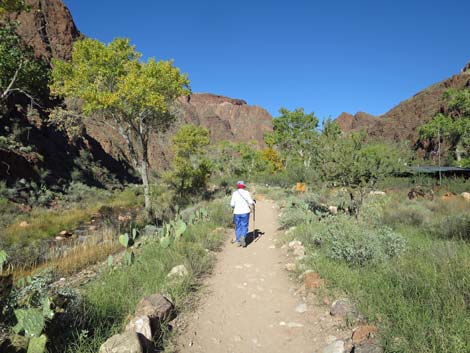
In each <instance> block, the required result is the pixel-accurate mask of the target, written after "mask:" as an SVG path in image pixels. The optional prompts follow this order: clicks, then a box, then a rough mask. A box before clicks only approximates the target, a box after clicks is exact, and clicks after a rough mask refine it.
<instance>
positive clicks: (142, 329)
mask: <svg viewBox="0 0 470 353" xmlns="http://www.w3.org/2000/svg"><path fill="white" fill-rule="evenodd" d="M157 330H158V327H152V323H151V322H150V319H149V317H148V316H145V315H141V316H134V317H133V318H132V319H131V320H130V321H129V323H128V324H127V326H126V331H132V332H137V333H140V334H142V335H143V336H144V337H145V338H147V339H148V340H149V341H151V340H152V338H153V337H154V336H155V335H156V334H157Z"/></svg>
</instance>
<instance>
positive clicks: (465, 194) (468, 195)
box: [460, 192, 470, 201]
mask: <svg viewBox="0 0 470 353" xmlns="http://www.w3.org/2000/svg"><path fill="white" fill-rule="evenodd" d="M460 196H462V197H463V198H464V199H465V200H467V201H470V192H462V193H461V194H460Z"/></svg>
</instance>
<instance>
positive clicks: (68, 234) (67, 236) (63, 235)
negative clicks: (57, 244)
mask: <svg viewBox="0 0 470 353" xmlns="http://www.w3.org/2000/svg"><path fill="white" fill-rule="evenodd" d="M72 235H73V234H72V233H71V232H69V231H68V230H63V231H61V232H60V233H59V236H61V237H64V238H70V237H71V236H72Z"/></svg>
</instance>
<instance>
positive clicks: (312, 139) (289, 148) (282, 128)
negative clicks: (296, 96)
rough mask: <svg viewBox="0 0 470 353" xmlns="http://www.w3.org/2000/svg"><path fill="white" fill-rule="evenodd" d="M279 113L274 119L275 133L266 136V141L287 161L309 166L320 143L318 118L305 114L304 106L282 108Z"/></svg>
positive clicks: (311, 114)
mask: <svg viewBox="0 0 470 353" xmlns="http://www.w3.org/2000/svg"><path fill="white" fill-rule="evenodd" d="M279 113H280V114H281V116H279V117H277V118H275V119H274V120H273V130H274V131H273V133H271V134H268V135H266V136H265V141H266V143H267V144H268V146H274V147H275V148H277V150H278V151H279V152H280V153H281V155H282V156H283V157H284V159H285V160H286V162H287V161H288V160H289V161H291V160H296V161H300V162H301V163H302V164H303V165H304V166H305V167H309V166H310V164H311V161H312V157H313V153H315V150H316V147H317V144H318V135H319V134H318V131H317V127H318V118H317V117H315V115H314V114H313V113H310V114H305V113H304V110H303V108H297V109H295V110H293V111H289V110H288V109H285V108H281V109H280V110H279Z"/></svg>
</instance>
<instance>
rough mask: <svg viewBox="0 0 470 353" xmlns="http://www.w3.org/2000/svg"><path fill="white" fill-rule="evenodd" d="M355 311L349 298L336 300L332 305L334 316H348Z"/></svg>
mask: <svg viewBox="0 0 470 353" xmlns="http://www.w3.org/2000/svg"><path fill="white" fill-rule="evenodd" d="M352 311H353V306H352V304H351V302H350V301H349V299H339V300H335V301H334V302H333V304H332V305H331V309H330V314H331V315H332V316H346V315H347V314H348V313H350V312H352Z"/></svg>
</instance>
